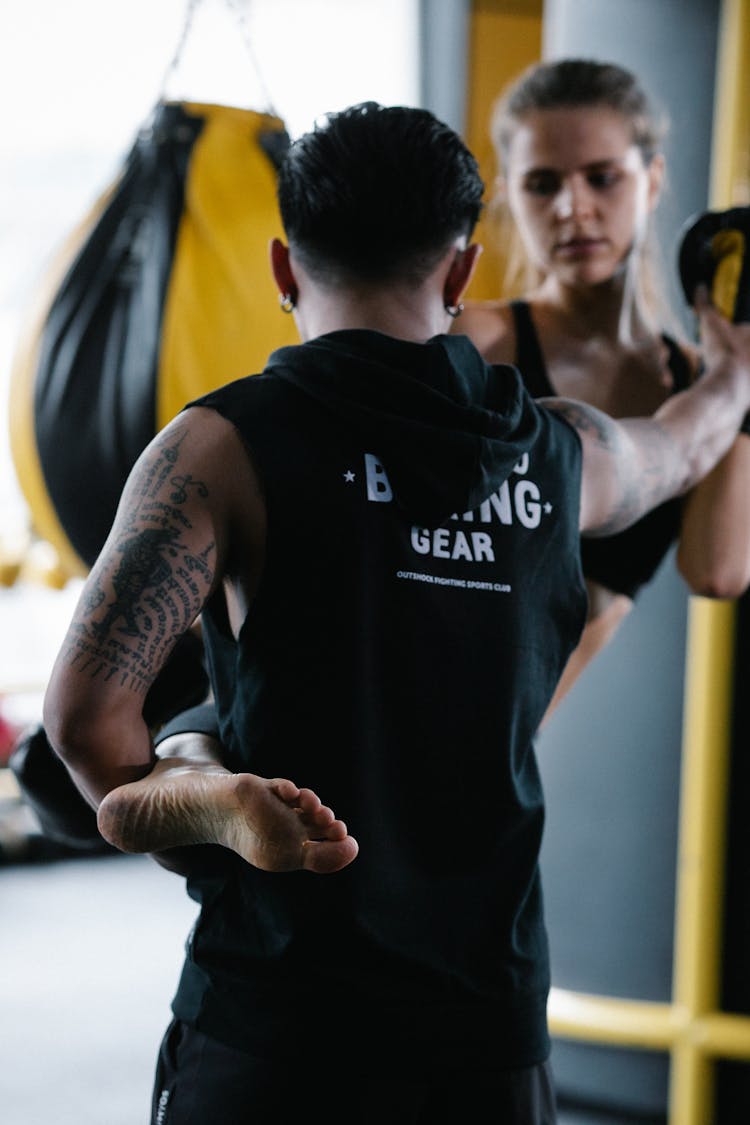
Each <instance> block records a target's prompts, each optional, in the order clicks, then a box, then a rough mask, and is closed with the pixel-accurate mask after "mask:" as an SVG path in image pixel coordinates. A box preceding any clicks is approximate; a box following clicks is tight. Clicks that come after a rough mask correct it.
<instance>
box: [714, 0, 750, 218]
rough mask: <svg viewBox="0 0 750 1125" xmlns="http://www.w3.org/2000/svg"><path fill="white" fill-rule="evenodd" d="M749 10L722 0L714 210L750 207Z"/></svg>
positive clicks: (744, 2) (738, 1)
mask: <svg viewBox="0 0 750 1125" xmlns="http://www.w3.org/2000/svg"><path fill="white" fill-rule="evenodd" d="M749 60H750V5H749V4H748V0H723V3H722V5H721V21H720V24H719V45H718V54H717V60H716V94H715V97H714V117H713V128H712V134H711V138H712V151H711V186H710V192H709V198H710V201H711V206H712V207H715V208H723V207H732V206H738V205H740V204H748V203H750V144H748V138H749V137H750V68H749V67H748V61H749Z"/></svg>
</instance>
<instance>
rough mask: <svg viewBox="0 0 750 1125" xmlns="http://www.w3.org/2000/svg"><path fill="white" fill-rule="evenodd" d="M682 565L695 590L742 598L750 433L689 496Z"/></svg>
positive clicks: (749, 578) (748, 543) (749, 556)
mask: <svg viewBox="0 0 750 1125" xmlns="http://www.w3.org/2000/svg"><path fill="white" fill-rule="evenodd" d="M677 566H678V568H679V571H680V574H681V575H682V576H683V578H684V579H685V581H686V582H687V584H688V586H689V587H690V590H691V592H692V593H693V594H699V595H700V596H701V597H705V598H738V597H739V596H740V595H741V594H743V593H744V592H745V590H746V589H747V587H748V585H749V584H750V437H748V436H747V435H745V434H740V435H739V437H738V438H737V439H736V441H735V442H734V445H733V446H732V447H731V449H730V450H729V452H728V453H727V455H726V456H725V457H724V458H723V460H722V461H720V462H719V464H718V465H717V466H716V468H715V469H713V470H712V472H710V473H709V474H708V476H707V477H706V478H705V479H704V480H702V481H701V483H700V484H698V485H697V486H696V487H695V488H694V489H693V490H692V491H691V492H690V493H689V494H688V495H687V496H686V498H685V501H684V505H683V515H682V526H681V529H680V540H679V545H678V549H677Z"/></svg>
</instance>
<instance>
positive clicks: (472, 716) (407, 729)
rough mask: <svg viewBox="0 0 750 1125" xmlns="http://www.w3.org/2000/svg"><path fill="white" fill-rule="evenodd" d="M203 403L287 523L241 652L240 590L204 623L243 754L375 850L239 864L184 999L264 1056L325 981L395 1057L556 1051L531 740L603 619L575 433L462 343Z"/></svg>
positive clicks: (341, 1005)
mask: <svg viewBox="0 0 750 1125" xmlns="http://www.w3.org/2000/svg"><path fill="white" fill-rule="evenodd" d="M493 388H497V391H496V390H493ZM498 392H499V393H500V397H501V398H504V399H505V400H506V402H507V404H508V410H506V411H504V412H503V413H498V412H497V411H498V409H499V408H498V406H497V397H498ZM201 404H202V405H205V406H209V407H211V408H212V409H214V410H217V411H218V412H220V413H221V414H222V415H223V416H224V417H225V418H227V419H228V420H229V421H231V422H232V423H233V424H234V426H235V427H236V429H237V430H238V432H239V433H240V435H241V437H242V438H243V440H244V442H245V443H246V446H247V448H248V449H249V450H250V451H251V454H252V457H253V462H254V465H255V467H256V471H257V472H258V474H259V477H260V479H261V480H262V482H263V486H264V496H265V502H266V510H267V516H268V531H267V542H266V566H265V573H264V576H263V579H262V582H261V585H260V588H259V591H258V594H257V597H256V599H255V601H254V603H253V605H252V608H251V609H250V612H249V614H248V619H247V621H246V622H245V624H244V625H243V628H242V630H241V632H240V635H239V639H238V640H237V641H235V640H234V638H233V636H232V634H231V631H230V630H229V628H228V624H227V620H226V613H225V609H224V606H223V602H222V599H221V597H220V596H217V597H215V598H214V599H213V600H212V601H211V602H210V603H209V605H208V607H207V609H206V611H205V614H204V630H205V638H206V646H207V650H208V655H209V663H210V667H211V674H212V684H213V687H214V694H215V697H216V703H217V708H218V712H219V719H220V725H221V733H222V741H223V742H224V745H225V746H226V747H227V751H228V759H227V761H228V764H229V766H230V768H231V769H233V770H250V771H251V772H254V773H259V774H261V775H265V776H270V777H273V776H282V777H292V778H294V779H295V780H296V781H297V782H298V783H299V784H301V785H310V786H312V787H313V788H315V789H316V790H317V791H318V792H319V793H320V794H321V796H323V797H324V799H325V800H327V801H330V803H331V805H332V806H333V807H334V808H335V809H336V810H337V812H338V814H339V815H341V816H343V817H344V818H345V819H346V821H347V824H348V825H349V826H350V828H351V831H352V833H353V834H354V835H356V837H357V838H358V840H359V842H360V849H361V850H360V854H359V856H358V858H357V860H356V861H355V862H354V863H353V864H352V865H351V867H348V868H346V870H344V871H341V872H339V873H337V874H336V875H335V876H330V877H329V876H325V877H323V876H311V875H309V874H308V873H307V872H289V873H285V874H283V875H269V874H268V873H266V872H262V871H258V870H257V869H255V868H253V867H250V866H249V865H248V864H244V863H242V862H241V861H239V860H238V859H237V857H236V856H233V855H232V854H231V853H224V857H223V859H222V865H223V871H221V872H217V873H215V874H214V875H212V876H209V877H206V878H199V879H195V880H192V881H191V883H190V893H191V895H192V896H193V897H195V898H197V899H199V900H200V901H201V902H202V911H201V915H200V919H199V922H198V924H197V927H196V930H195V934H194V936H193V939H192V941H191V943H190V947H189V951H188V959H187V963H186V967H185V972H184V975H183V978H182V982H181V985H180V989H179V992H178V996H177V998H176V1001H175V1005H174V1010H175V1011H176V1012H177V1014H178V1015H179V1016H180V1018H182V1019H186V1020H188V1021H189V1022H191V1023H193V1024H195V1026H197V1027H198V1028H199V1029H202V1030H204V1031H205V1032H206V1033H207V1034H210V1035H214V1036H215V1037H218V1038H223V1039H225V1040H227V1039H229V1040H230V1041H231V1042H232V1043H233V1044H235V1045H237V1046H241V1047H243V1048H244V1049H249V1050H252V1051H258V1050H260V1051H262V1050H264V1049H265V1047H266V1046H267V1045H268V1043H269V1042H270V1041H271V1040H272V1039H273V1038H274V1037H275V1036H276V1035H277V1034H278V1035H280V1036H282V1037H283V1036H285V1035H286V1034H287V1033H288V1034H292V1033H293V1031H294V1027H295V1024H297V1025H304V1023H305V1021H304V1020H303V1021H301V1024H300V1021H297V1020H295V1019H292V1018H290V1015H289V1013H292V1012H293V1011H294V1004H295V1003H297V1001H298V997H299V989H300V988H301V987H306V988H308V989H312V990H313V991H314V990H317V995H325V996H326V997H327V998H330V997H331V996H332V995H334V996H335V1005H334V1007H335V1010H336V1013H337V1018H340V1019H341V1020H342V1024H343V1025H345V1026H347V1029H348V1034H349V1035H350V1036H351V1037H352V1038H353V1040H354V1041H355V1042H359V1043H362V1042H364V1041H365V1040H364V1039H363V1038H361V1037H362V1036H367V1037H369V1038H370V1039H371V1038H372V1036H373V1035H374V1034H376V1032H375V1031H374V1030H373V1029H374V1028H376V1027H378V1028H380V1029H381V1030H380V1031H378V1032H377V1035H376V1038H377V1051H378V1052H382V1050H384V1049H385V1047H386V1045H387V1044H388V1043H396V1042H397V1041H398V1042H399V1043H400V1044H401V1046H400V1047H399V1048H398V1051H399V1052H400V1051H402V1050H403V1052H404V1053H405V1054H404V1057H408V1059H409V1060H410V1064H411V1062H414V1061H415V1060H417V1059H418V1058H419V1056H420V1052H424V1051H425V1049H426V1050H427V1054H428V1056H429V1058H430V1059H432V1061H433V1063H436V1064H437V1065H438V1066H442V1065H443V1064H445V1065H451V1061H452V1060H455V1058H456V1057H457V1055H456V1052H459V1053H465V1055H466V1057H475V1058H479V1057H481V1058H482V1059H483V1060H485V1061H486V1062H487V1065H492V1062H493V1060H497V1058H499V1057H502V1059H503V1065H505V1066H521V1065H527V1064H531V1063H533V1062H537V1061H539V1060H540V1059H542V1058H544V1057H545V1055H546V1053H547V1049H548V1042H547V1032H546V1019H545V1008H546V997H547V989H548V985H549V975H548V974H549V970H548V962H547V948H546V936H545V931H544V923H543V916H542V903H541V886H540V880H539V870H538V851H539V845H540V840H541V833H542V825H543V818H544V814H543V797H542V790H541V785H540V780H539V775H538V769H537V764H536V759H535V754H534V749H533V738H534V735H535V733H536V730H537V727H538V724H539V721H540V720H541V718H542V715H543V714H544V711H545V709H546V706H547V704H548V702H549V699H550V697H551V695H552V692H553V690H554V687H555V685H556V683H557V681H558V678H559V676H560V674H561V672H562V669H563V667H564V664H565V662H566V660H567V657H568V655H569V653H570V652H571V651H572V649H573V647H574V646H575V644H576V643H577V642H578V639H579V637H580V632H581V629H582V627H583V622H584V619H585V605H586V596H585V591H584V586H583V579H582V575H581V569H580V559H579V552H578V547H579V534H578V518H579V498H580V467H581V450H580V440H579V438H578V435H577V434H576V433H575V432H574V431H573V430H572V429H571V428H570V427H569V426H568V425H567V424H566V423H565V422H564V420H563V419H561V418H559V417H557V416H556V415H555V414H554V413H553V412H552V411H546V410H540V409H538V407H537V406H536V404H535V403H534V402H533V400H532V399H531V397H530V396H529V395H528V393H527V392H526V391H525V389H524V387H523V385H522V382H521V380H520V377H519V375H518V373H517V372H516V371H515V370H514V369H513V368H511V367H506V368H500V367H490V366H488V365H486V364H484V363H483V361H482V360H481V358H480V357H479V354H478V352H476V349H474V348H473V347H472V345H470V343H469V341H468V340H467V339H466V338H465V337H437V338H436V340H435V341H431V342H430V343H429V344H427V345H417V344H406V343H403V342H400V341H394V340H390V339H389V338H388V337H384V336H381V335H379V334H377V333H363V332H339V333H332V334H330V335H329V336H326V337H321V338H320V339H319V340H318V341H313V342H310V343H308V344H304V345H301V346H299V347H297V348H289V349H284V350H283V351H281V352H277V353H274V355H273V356H272V357H271V361H270V364H269V367H268V368H267V369H266V371H265V372H264V373H263V374H262V375H255V376H253V377H252V378H250V379H245V380H242V381H240V382H239V383H234V384H230V385H228V386H226V387H223V388H222V389H221V390H219V391H217V392H215V393H213V394H211V395H209V396H207V397H206V398H204V399H202V400H201ZM512 416H516V418H517V419H524V418H525V419H526V421H525V422H524V423H523V426H522V431H523V433H525V434H526V438H525V439H524V442H523V443H521V444H518V443H517V442H516V440H515V439H516V438H517V437H521V436H523V434H522V433H521V432H520V431H519V428H518V423H517V422H512V421H511V419H512ZM472 419H474V420H475V421H476V422H477V424H478V425H480V426H481V427H487V426H489V427H492V429H493V430H495V431H497V432H498V434H500V435H501V436H502V438H503V442H504V443H505V444H508V445H509V448H510V450H511V454H512V459H511V460H510V462H509V463H508V468H507V473H506V474H505V477H504V479H503V478H498V477H496V476H494V475H493V471H491V470H492V465H491V464H490V462H489V461H488V459H487V457H486V456H485V455H484V454H482V448H483V446H482V445H481V444H480V443H479V442H473V441H472V442H469V444H468V445H467V447H466V456H465V457H464V454H463V452H462V448H463V446H462V439H461V435H462V433H464V434H465V433H466V432H467V424H468V423H469V422H472ZM472 424H473V423H472ZM524 445H525V452H523V453H521V452H520V450H521V448H522V447H524ZM462 466H463V467H462ZM415 472H417V474H418V477H419V479H418V480H415V479H413V474H414V473H415ZM410 474H412V475H410ZM462 477H463V478H466V483H467V484H472V483H475V484H476V485H477V487H478V488H479V492H477V493H476V497H477V499H476V501H475V505H476V506H475V505H474V504H470V505H467V507H466V508H458V509H456V508H454V507H448V508H447V513H454V514H452V515H451V514H448V516H447V518H446V519H445V520H444V521H442V523H441V525H440V526H436V525H434V524H433V525H430V524H426V525H425V524H422V523H419V522H415V520H414V514H413V512H414V509H413V505H414V504H415V503H417V504H419V506H420V507H423V504H424V497H423V493H424V494H425V495H426V496H427V498H429V495H431V494H432V493H433V492H434V491H435V486H437V485H438V484H440V486H441V488H442V489H443V490H445V489H447V490H448V491H449V493H450V498H451V499H450V503H451V504H452V503H453V490H454V488H455V486H456V484H457V483H460V481H461V478H462ZM441 482H442V483H441ZM425 490H426V492H425ZM468 508H471V509H473V510H467V509H468ZM423 518H424V517H423ZM290 993H291V995H290ZM295 994H296V995H295ZM282 997H283V1002H282ZM386 1028H387V1030H386ZM394 1036H395V1037H396V1038H395V1039H394ZM264 1045H265V1046H264ZM389 1049H390V1048H389ZM378 1057H380V1054H378ZM431 1065H432V1063H431ZM482 1065H484V1062H483V1063H482Z"/></svg>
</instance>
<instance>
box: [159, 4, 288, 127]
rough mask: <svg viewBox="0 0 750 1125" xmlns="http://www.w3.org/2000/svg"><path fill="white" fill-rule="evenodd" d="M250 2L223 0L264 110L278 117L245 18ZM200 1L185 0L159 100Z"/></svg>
mask: <svg viewBox="0 0 750 1125" xmlns="http://www.w3.org/2000/svg"><path fill="white" fill-rule="evenodd" d="M250 2H251V0H225V3H226V6H227V8H228V9H229V11H230V12H231V13H232V16H233V17H234V19H235V21H236V23H237V26H238V28H239V30H240V35H241V37H242V42H243V45H244V47H245V50H246V51H247V53H248V55H249V57H250V62H251V63H252V66H253V69H254V71H255V74H256V77H257V79H258V85H259V86H260V91H261V95H262V97H263V98H264V99H265V102H266V107H265V112H266V113H270V114H273V115H274V116H275V117H278V113H277V112H276V109H275V107H274V104H273V100H272V98H271V95H270V92H269V89H268V85H267V84H266V81H265V78H264V76H263V71H262V70H261V67H260V63H259V62H258V57H257V55H256V54H255V48H254V47H253V40H252V35H251V33H250V25H249V23H248V19H247V12H248V8H249V4H250ZM202 3H203V0H186V6H185V19H184V21H183V24H182V31H181V32H180V38H179V41H178V43H177V47H176V48H175V52H174V55H173V56H172V60H171V62H170V63H169V65H168V67H167V69H166V71H165V73H164V77H163V79H162V83H161V91H160V94H159V100H163V98H164V92H165V90H166V87H167V84H168V82H169V80H170V78H171V77H172V75H173V74H174V72H175V71H176V70H177V67H178V66H179V64H180V61H181V59H182V55H183V52H184V50H185V44H186V43H187V41H188V38H189V36H190V32H191V30H192V26H193V19H194V17H195V13H196V11H197V10H198V7H199V5H200V4H202Z"/></svg>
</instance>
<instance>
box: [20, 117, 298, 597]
mask: <svg viewBox="0 0 750 1125" xmlns="http://www.w3.org/2000/svg"><path fill="white" fill-rule="evenodd" d="M288 144H289V139H288V136H287V133H286V130H285V128H284V124H283V122H282V121H281V120H280V119H279V118H278V117H276V116H274V115H273V114H270V113H259V112H255V111H253V110H249V109H240V108H235V107H233V106H225V105H203V104H194V103H191V102H168V101H160V102H159V103H158V104H157V106H156V109H155V111H154V113H153V115H152V117H151V119H150V120H149V122H148V123H147V124H146V125H145V126H144V127H143V128H142V129H141V130H140V132H139V134H138V137H137V138H136V141H135V143H134V145H133V147H132V149H131V151H130V153H129V154H128V156H127V158H126V159H125V161H124V165H123V168H122V170H121V174H120V175H119V176H118V178H117V180H116V182H115V183H114V184H113V185H112V186H111V187H110V188H109V189H108V190H107V191H106V192H105V193H104V195H103V196H102V198H101V199H100V201H99V202H98V204H97V205H96V206H95V207H94V209H93V211H92V213H91V214H90V215H89V216H88V217H87V218H86V219H85V220H84V221H83V223H82V224H81V226H80V227H79V228H78V230H76V231H75V232H74V233H73V234H72V235H71V237H70V239H69V240H68V243H67V244H66V245H65V246H64V247H63V249H62V251H61V253H60V256H59V258H58V261H57V262H56V263H54V265H53V267H52V269H51V271H50V276H49V278H48V279H47V281H46V283H45V284H44V285H43V287H42V289H41V291H40V293H39V297H38V302H37V303H38V308H37V311H36V312H35V313H34V315H33V317H32V318H31V319H30V321H29V325H28V327H27V330H26V332H25V335H24V336H23V337H22V339H21V342H20V344H19V347H18V349H17V352H16V358H15V363H14V370H13V372H12V377H11V392H10V394H11V401H10V417H11V449H12V456H13V461H14V466H15V468H16V472H17V475H18V479H19V483H20V485H21V488H22V491H23V493H24V495H25V498H26V500H27V503H28V505H29V508H30V512H31V518H32V522H33V530H34V532H35V534H36V535H38V536H39V537H40V538H41V539H44V540H47V541H48V542H49V543H50V544H51V545H52V546H53V547H54V548H55V550H56V552H57V555H58V557H59V560H60V565H61V567H62V569H63V571H64V574H65V575H66V576H67V577H72V576H74V575H83V574H85V573H86V572H87V570H88V569H89V568H90V566H91V565H92V564H93V561H94V559H95V558H96V556H97V554H98V552H99V550H100V549H101V547H102V545H103V543H104V540H105V538H106V536H107V534H108V532H109V528H110V526H111V523H112V519H113V517H114V513H115V509H116V506H117V501H118V499H119V495H120V492H121V490H122V487H123V484H124V483H125V479H126V477H127V475H128V473H129V471H130V469H131V468H132V466H133V464H134V462H135V460H136V458H137V457H138V455H139V454H140V452H141V451H142V449H143V448H144V447H145V445H146V444H147V443H148V442H149V441H150V440H151V438H152V437H153V436H154V435H155V434H156V432H157V431H158V430H159V429H161V427H162V426H164V425H165V424H166V423H167V422H168V421H169V420H170V419H171V418H173V417H174V416H175V414H177V413H178V412H179V411H180V409H181V408H182V407H183V406H184V405H185V403H186V402H188V401H189V400H191V399H193V398H195V397H196V396H198V395H201V394H203V393H205V392H206V391H209V390H211V389H213V388H215V387H217V386H220V385H222V384H223V383H226V382H228V381H230V380H231V379H235V378H239V377H241V376H244V375H248V374H253V373H256V372H259V371H260V370H261V369H262V368H263V365H264V363H265V360H266V358H267V357H268V355H269V353H270V352H271V351H273V350H274V348H277V347H281V346H284V345H286V344H293V343H297V342H298V337H297V334H296V330H295V327H294V323H293V321H292V318H290V317H286V316H284V315H283V314H281V313H280V311H279V307H278V303H277V299H276V293H275V289H274V285H273V281H272V278H271V274H270V269H269V265H268V244H269V241H270V239H271V238H273V237H274V236H276V235H279V234H281V232H282V228H281V221H280V218H279V215H278V210H277V205H276V170H277V168H278V165H279V162H280V160H281V159H282V158H283V155H284V153H285V151H286V148H287V147H288Z"/></svg>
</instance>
